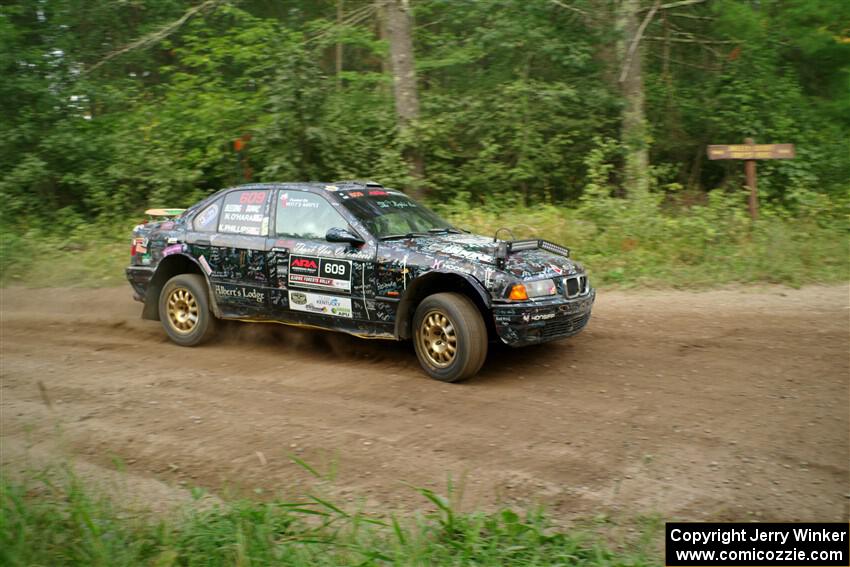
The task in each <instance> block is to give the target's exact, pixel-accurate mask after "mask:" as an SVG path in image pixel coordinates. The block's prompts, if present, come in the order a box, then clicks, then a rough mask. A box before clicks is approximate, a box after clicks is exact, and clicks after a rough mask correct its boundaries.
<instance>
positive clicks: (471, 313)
mask: <svg viewBox="0 0 850 567" xmlns="http://www.w3.org/2000/svg"><path fill="white" fill-rule="evenodd" d="M413 329H414V332H413V345H414V348H415V349H416V356H417V357H418V358H419V364H421V365H422V368H423V369H424V370H425V372H427V373H428V375H429V376H431V377H432V378H436V379H437V380H442V381H443V382H458V381H460V380H464V379H466V378H470V377H471V376H474V375H475V374H476V373H477V372H478V371H479V370H480V369H481V365H483V364H484V359H485V358H486V357H487V328H486V327H485V326H484V321H483V319H482V318H481V314H480V313H479V312H478V309H477V308H476V307H475V304H473V303H472V301H470V300H469V298H467V297H466V296H464V295H461V294H459V293H437V294H434V295H430V296H428V297H426V298H425V299H424V300H423V301H422V303H420V304H419V307H417V308H416V314H415V315H414V318H413Z"/></svg>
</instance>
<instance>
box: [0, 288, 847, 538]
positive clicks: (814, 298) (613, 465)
mask: <svg viewBox="0 0 850 567" xmlns="http://www.w3.org/2000/svg"><path fill="white" fill-rule="evenodd" d="M139 312H140V306H139V304H136V303H134V302H133V301H131V299H130V291H129V288H124V287H122V288H117V289H104V290H77V289H52V290H19V289H6V290H2V346H1V347H0V348H2V351H1V354H2V369H1V370H2V402H0V409H2V416H0V417H2V420H0V425H2V451H0V453H2V454H0V457H2V462H3V466H4V468H5V469H6V470H7V471H18V472H20V471H21V470H23V469H24V468H25V467H26V466H27V463H28V462H29V463H30V464H33V463H35V464H38V463H43V462H47V461H49V460H50V459H51V458H56V457H57V456H59V455H65V456H67V455H71V456H73V458H74V459H75V460H76V461H77V462H79V463H82V464H83V466H84V468H85V467H88V468H89V469H93V468H98V467H101V468H104V469H109V468H114V462H116V458H117V460H120V461H123V463H125V464H126V470H127V473H129V474H128V475H126V478H127V479H128V480H127V482H130V483H133V482H137V483H138V485H137V486H138V488H139V490H140V491H141V492H143V493H144V494H145V495H146V497H147V498H148V499H151V498H153V499H156V498H170V497H171V496H170V495H171V494H172V493H171V492H169V490H173V489H171V488H168V487H178V488H179V487H180V486H202V487H207V488H209V489H211V490H213V491H216V492H219V493H220V491H221V490H222V487H228V488H230V489H232V490H233V491H236V492H240V491H252V492H251V493H252V494H253V493H255V492H258V490H257V489H262V491H263V494H272V493H275V494H279V493H283V494H293V493H296V492H298V491H301V490H305V489H309V488H310V487H311V486H313V485H314V484H315V482H316V480H315V479H313V478H312V477H311V476H310V475H309V474H308V473H307V472H306V471H305V470H303V469H302V468H300V467H299V466H297V465H295V464H293V462H292V461H291V460H290V459H289V458H288V456H289V455H296V456H298V457H299V458H301V459H303V460H304V461H306V462H308V463H310V464H311V465H313V466H314V467H316V468H317V469H320V470H322V471H325V472H327V471H336V476H335V480H334V481H333V482H330V483H328V485H327V486H325V487H324V488H323V490H325V491H326V492H330V493H331V495H332V496H334V497H336V498H337V499H338V500H339V501H341V502H343V503H344V502H346V500H347V499H358V498H361V497H365V499H366V505H367V506H370V507H372V506H374V507H382V508H383V507H387V508H390V509H395V510H399V509H400V510H405V509H407V510H409V509H414V508H418V507H422V506H423V504H424V502H423V500H422V499H421V497H419V496H418V495H417V494H415V493H414V492H413V491H412V490H411V489H410V488H409V487H408V486H406V485H405V484H403V483H404V482H407V483H410V484H413V485H418V486H427V487H431V488H434V489H437V490H444V489H445V487H446V484H447V479H449V478H451V479H452V482H453V483H454V484H455V485H456V486H459V487H460V489H461V490H462V492H463V499H462V505H461V507H462V508H465V509H470V508H481V507H483V508H489V507H491V506H495V505H498V504H500V503H509V504H517V503H519V504H526V503H537V502H539V503H543V504H545V505H546V506H547V507H549V508H550V510H552V513H553V514H554V515H556V516H559V517H561V518H564V519H569V518H573V517H580V516H588V515H596V514H598V513H609V514H621V515H626V516H636V515H640V514H646V513H651V512H656V513H661V514H662V515H663V516H664V517H665V518H667V519H672V518H681V519H691V520H701V519H709V518H710V519H751V518H752V519H762V520H768V519H771V520H834V521H839V520H844V521H846V520H847V519H848V504H850V498H848V496H850V495H848V490H850V489H849V488H848V487H850V478H848V463H850V424H848V413H850V365H849V364H848V345H849V344H850V336H848V335H849V334H850V325H848V322H850V311H848V288H847V286H839V287H807V288H805V289H802V290H788V289H784V288H778V287H776V288H774V287H770V288H763V289H760V290H754V289H741V290H731V291H730V290H726V291H712V292H699V293H694V292H660V291H652V292H647V291H635V292H628V293H621V292H617V293H613V292H612V293H606V292H604V291H603V292H601V293H600V295H599V300H598V302H597V306H596V309H595V310H594V316H593V320H592V321H591V322H590V325H589V327H588V329H587V330H586V331H585V332H584V333H583V334H581V335H580V336H578V337H575V338H573V339H570V340H568V341H565V342H560V343H553V344H549V345H543V346H539V347H531V348H526V349H520V350H510V349H496V350H494V351H493V352H491V354H490V355H489V357H488V361H487V363H486V364H485V367H484V369H483V371H482V372H481V374H480V375H479V376H478V377H477V378H475V379H473V380H471V381H469V382H467V383H464V384H458V385H448V384H442V383H439V382H435V381H433V380H430V379H428V378H427V377H426V376H425V375H424V374H422V373H421V372H420V371H419V369H418V365H417V363H416V360H415V356H414V354H413V352H412V348H411V347H410V345H409V344H405V343H393V342H383V341H365V340H360V339H356V338H352V337H348V336H344V335H337V334H332V333H322V332H311V331H303V330H294V329H289V328H286V327H283V326H278V325H246V324H232V325H227V326H226V328H225V330H224V333H223V335H222V337H221V339H220V340H218V341H216V342H215V343H214V344H211V345H208V346H204V347H200V348H196V349H185V348H181V347H178V346H175V345H173V344H171V343H169V342H167V341H166V340H165V338H164V333H163V332H162V330H161V328H160V327H159V324H158V323H156V322H148V321H142V320H140V319H139ZM39 383H40V384H42V385H43V389H42V388H40V387H39ZM48 404H49V405H48ZM151 483H153V484H156V485H157V486H163V487H165V488H168V489H167V490H166V489H163V490H161V491H156V490H153V489H151V486H152V484H151Z"/></svg>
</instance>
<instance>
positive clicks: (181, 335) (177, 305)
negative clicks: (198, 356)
mask: <svg viewBox="0 0 850 567" xmlns="http://www.w3.org/2000/svg"><path fill="white" fill-rule="evenodd" d="M159 320H160V321H161V322H162V326H163V327H164V328H165V332H166V333H168V337H169V338H170V339H171V340H172V341H174V342H175V343H177V344H178V345H181V346H195V345H199V344H201V343H202V342H204V341H205V340H207V339H209V338H210V336H211V335H212V334H213V331H214V330H215V322H216V319H215V317H214V316H213V314H212V312H210V307H209V299H208V296H207V283H206V281H205V280H204V278H203V276H200V275H198V274H179V275H177V276H174V277H173V278H171V279H170V280H168V281H167V282H166V283H165V285H164V286H163V287H162V292H161V293H160V294H159Z"/></svg>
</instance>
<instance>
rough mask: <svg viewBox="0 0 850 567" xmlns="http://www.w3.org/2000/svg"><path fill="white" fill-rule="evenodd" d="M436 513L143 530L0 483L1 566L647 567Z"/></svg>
mask: <svg viewBox="0 0 850 567" xmlns="http://www.w3.org/2000/svg"><path fill="white" fill-rule="evenodd" d="M419 490H420V493H421V494H422V495H423V496H424V498H425V499H427V500H428V501H430V503H432V504H433V505H435V506H436V508H437V511H436V512H434V513H430V514H426V515H425V516H420V517H417V518H416V519H412V520H399V519H397V518H396V517H394V516H393V517H392V518H391V519H390V520H386V519H384V518H376V517H374V516H370V515H367V514H364V513H362V512H348V511H346V510H343V509H342V508H341V507H339V506H337V505H336V504H334V503H332V502H329V501H327V500H325V499H322V498H318V497H311V498H309V499H305V500H304V501H303V502H291V503H290V502H281V501H274V502H266V503H258V502H249V501H237V502H233V503H227V504H222V505H216V506H214V507H211V508H210V507H207V508H203V507H195V508H188V509H187V510H185V512H184V513H183V514H182V515H180V516H179V517H168V518H166V519H162V520H160V521H158V522H157V521H153V520H151V519H150V518H149V517H147V516H145V515H131V514H127V513H126V512H122V511H120V510H119V509H117V508H116V506H115V505H114V504H113V503H112V502H111V501H109V500H108V499H105V498H96V497H93V496H92V494H91V493H89V492H87V491H86V490H85V489H84V488H83V487H82V486H81V485H80V483H79V482H78V481H77V480H75V479H74V477H73V476H70V477H69V480H67V481H66V482H64V483H58V484H55V483H50V482H46V481H45V482H44V483H43V484H41V483H32V484H30V485H26V486H24V485H21V484H15V483H11V482H9V481H7V480H5V478H4V479H3V480H2V481H0V499H2V513H0V562H2V564H3V565H9V566H18V565H20V566H24V565H85V566H86V567H89V566H91V567H97V566H101V565H103V566H106V565H109V566H121V565H127V566H136V565H155V566H160V567H164V566H171V565H185V566H192V565H205V566H208V565H209V566H214V565H311V566H314V565H388V564H392V565H493V566H501V565H573V566H606V567H607V566H641V565H656V564H657V562H655V561H652V560H650V559H648V557H647V555H646V551H645V550H644V548H643V547H642V546H640V545H638V546H634V550H633V551H631V552H630V553H623V552H618V553H614V552H612V551H610V550H608V549H606V548H605V547H603V546H601V545H599V544H594V543H592V542H590V541H588V538H584V537H580V536H577V535H574V534H570V533H565V532H562V531H558V530H555V529H553V527H552V526H551V524H550V522H549V521H548V520H547V519H546V517H545V515H543V514H542V513H540V512H532V513H528V514H525V515H520V514H518V513H516V512H514V511H512V510H508V509H506V510H502V511H500V512H497V513H494V514H484V513H460V512H457V511H455V510H453V509H452V507H451V506H450V505H449V504H448V502H447V501H446V500H445V499H444V498H442V497H441V496H439V495H437V494H435V493H433V492H432V491H430V490H427V489H419Z"/></svg>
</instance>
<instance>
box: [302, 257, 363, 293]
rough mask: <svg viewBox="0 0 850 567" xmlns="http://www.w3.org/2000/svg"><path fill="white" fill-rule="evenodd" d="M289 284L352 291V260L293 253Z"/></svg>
mask: <svg viewBox="0 0 850 567" xmlns="http://www.w3.org/2000/svg"><path fill="white" fill-rule="evenodd" d="M289 285H291V286H296V287H308V288H312V289H325V290H330V291H337V292H339V291H343V292H346V293H351V260H335V259H331V258H319V257H316V256H298V255H292V256H290V257H289Z"/></svg>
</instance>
